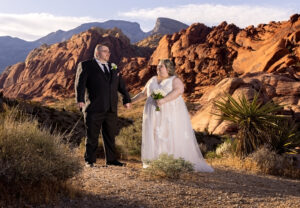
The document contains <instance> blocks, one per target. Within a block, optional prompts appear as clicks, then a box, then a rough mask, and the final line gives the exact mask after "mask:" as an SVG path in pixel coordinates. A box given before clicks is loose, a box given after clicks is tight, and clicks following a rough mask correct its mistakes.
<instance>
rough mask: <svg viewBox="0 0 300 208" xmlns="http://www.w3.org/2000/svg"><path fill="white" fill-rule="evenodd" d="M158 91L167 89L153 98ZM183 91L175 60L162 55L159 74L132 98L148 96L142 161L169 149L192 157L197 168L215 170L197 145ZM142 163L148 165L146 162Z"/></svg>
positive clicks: (186, 156)
mask: <svg viewBox="0 0 300 208" xmlns="http://www.w3.org/2000/svg"><path fill="white" fill-rule="evenodd" d="M156 91H161V92H164V93H165V95H166V96H165V97H163V98H161V99H157V100H154V99H153V98H152V96H151V95H152V94H153V92H156ZM183 92H184V85H183V83H182V81H181V80H180V79H179V78H178V77H176V76H175V67H174V65H173V62H171V61H170V60H168V59H162V60H160V62H159V64H158V66H157V76H154V77H152V78H151V79H150V80H149V81H148V82H147V84H146V86H145V88H144V90H143V91H142V92H140V93H138V94H137V95H136V96H134V97H133V98H132V102H133V103H134V102H137V101H138V100H141V99H143V98H145V97H147V100H146V104H145V108H144V113H143V129H142V132H143V133H142V161H143V162H144V161H146V160H155V159H157V158H158V157H159V155H160V154H162V153H166V154H169V155H171V154H172V155H173V156H174V158H179V157H181V158H183V159H184V160H186V161H189V162H190V163H192V164H193V166H194V170H195V171H201V172H213V168H212V167H210V166H209V165H208V164H207V163H206V162H205V160H204V158H203V156H202V154H201V151H200V149H199V147H198V144H197V141H196V137H195V134H194V131H193V129H192V126H191V122H190V117H189V114H188V110H187V107H186V105H185V103H184V100H183V98H182V97H181V95H182V93H183ZM157 107H159V108H157ZM143 167H144V168H146V167H147V165H146V164H145V163H143Z"/></svg>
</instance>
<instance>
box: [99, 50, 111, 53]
mask: <svg viewBox="0 0 300 208" xmlns="http://www.w3.org/2000/svg"><path fill="white" fill-rule="evenodd" d="M100 51H101V52H103V53H110V51H109V50H100Z"/></svg>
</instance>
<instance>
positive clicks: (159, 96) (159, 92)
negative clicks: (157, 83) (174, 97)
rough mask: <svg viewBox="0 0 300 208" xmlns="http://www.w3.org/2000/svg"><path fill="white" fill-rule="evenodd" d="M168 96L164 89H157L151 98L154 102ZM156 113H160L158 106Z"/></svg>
mask: <svg viewBox="0 0 300 208" xmlns="http://www.w3.org/2000/svg"><path fill="white" fill-rule="evenodd" d="M165 96H166V93H165V92H164V91H163V90H162V89H156V90H153V92H152V94H151V97H152V98H153V99H154V100H159V99H162V98H164V97H165ZM155 110H156V111H160V108H159V107H158V106H156V108H155Z"/></svg>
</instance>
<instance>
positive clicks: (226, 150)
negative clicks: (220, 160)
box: [216, 139, 233, 156]
mask: <svg viewBox="0 0 300 208" xmlns="http://www.w3.org/2000/svg"><path fill="white" fill-rule="evenodd" d="M232 152H233V145H232V141H231V139H227V140H225V141H224V142H223V143H222V144H220V145H219V146H218V147H217V149H216V154H217V155H219V156H225V155H228V154H231V153H232Z"/></svg>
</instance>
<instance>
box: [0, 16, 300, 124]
mask: <svg viewBox="0 0 300 208" xmlns="http://www.w3.org/2000/svg"><path fill="white" fill-rule="evenodd" d="M154 40H155V41H157V40H158V39H154ZM103 41H105V42H108V43H109V44H110V46H111V50H112V57H111V60H112V61H113V62H116V63H117V64H119V68H120V69H121V70H122V75H123V77H124V79H125V80H126V82H127V86H128V88H129V90H130V91H131V92H132V93H136V92H138V91H139V90H140V89H141V88H142V87H143V86H144V85H145V83H146V82H147V80H148V79H149V78H150V77H151V76H153V75H154V74H155V73H156V70H155V69H156V65H157V63H158V61H159V59H161V58H172V59H173V60H174V62H175V64H176V73H177V74H178V76H179V77H180V78H181V79H182V80H183V82H184V84H185V93H186V94H185V98H186V99H187V100H188V101H191V102H196V103H200V104H201V105H202V104H203V103H202V102H203V99H204V98H203V99H202V98H201V96H202V95H203V94H204V93H206V91H208V90H211V89H213V87H214V86H215V85H216V84H218V83H220V81H222V80H223V79H224V78H228V77H231V78H233V77H236V78H237V77H239V76H241V75H243V74H246V73H249V72H251V73H253V72H265V73H271V74H273V75H275V74H276V75H277V76H279V75H280V74H283V76H284V77H286V76H288V77H289V78H290V79H291V80H294V81H295V80H299V79H300V74H299V71H300V47H299V43H300V42H299V41H300V19H299V15H293V16H292V17H291V18H290V20H289V21H285V22H271V23H269V24H264V25H259V26H258V27H254V26H249V27H247V28H245V29H239V28H238V27H236V26H235V25H233V24H227V23H226V22H222V23H221V24H220V25H219V26H217V27H213V28H209V27H207V26H205V25H203V24H200V23H195V24H193V25H191V26H190V27H189V28H187V29H186V30H181V31H180V32H178V33H174V34H173V35H165V36H163V37H162V38H161V39H160V41H159V44H158V46H157V47H156V49H155V51H154V52H153V53H152V55H151V57H148V55H147V54H148V52H149V51H148V50H145V49H144V48H143V47H144V46H146V47H148V46H149V44H150V45H151V47H152V48H153V44H154V45H155V44H156V43H155V41H153V39H151V38H150V39H149V41H150V42H151V43H149V44H148V43H147V41H144V42H143V41H142V42H143V47H139V46H131V45H129V41H128V39H127V38H126V37H125V36H123V35H122V34H121V32H120V31H117V30H112V31H110V30H97V29H93V30H90V31H87V32H85V33H82V34H79V35H75V36H73V38H72V39H71V40H70V41H67V42H63V43H59V44H55V45H52V46H44V47H41V48H39V49H36V50H33V51H32V52H31V53H30V54H29V55H28V57H27V59H26V62H25V63H19V64H17V65H14V66H12V67H10V68H9V69H7V70H6V71H5V73H3V74H2V75H1V76H0V88H2V89H4V95H5V96H10V97H17V96H18V97H24V98H30V99H35V100H42V99H45V98H47V99H48V98H64V97H72V96H74V92H73V84H74V75H75V69H76V66H77V64H78V62H79V61H82V60H84V59H88V58H91V57H92V56H93V49H94V46H95V45H96V44H97V43H98V42H103ZM145 54H146V55H145ZM273 75H272V76H273ZM264 77H265V78H266V76H264ZM272 79H273V78H272ZM276 79H278V78H276ZM294 81H293V82H294ZM243 82H245V81H244V80H243ZM261 83H262V85H265V86H264V87H265V88H266V91H268V92H270V93H271V94H270V95H269V94H267V95H268V96H270V98H272V99H273V97H274V95H272V93H275V92H276V90H275V89H274V87H270V86H269V84H267V83H266V82H265V81H261ZM285 84H287V83H285ZM272 86H273V85H272ZM277 87H278V86H277ZM283 89H284V90H287V89H288V88H286V87H284V88H283ZM271 95H272V96H271ZM286 95H289V91H286ZM281 96H282V97H284V96H285V93H284V92H283V93H282V95H281ZM293 96H294V95H293ZM275 97H276V96H275ZM200 98H201V100H200ZM291 99H297V98H294V97H293V98H291ZM199 101H200V102H199ZM290 105H292V104H290ZM198 118H199V117H198Z"/></svg>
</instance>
